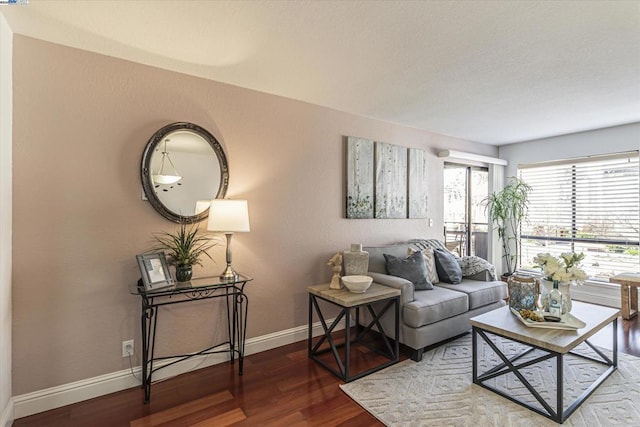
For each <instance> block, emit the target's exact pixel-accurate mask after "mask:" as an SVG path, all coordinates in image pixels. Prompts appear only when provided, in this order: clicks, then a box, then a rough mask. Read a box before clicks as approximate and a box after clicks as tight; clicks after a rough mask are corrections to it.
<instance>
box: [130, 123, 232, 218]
mask: <svg viewBox="0 0 640 427" xmlns="http://www.w3.org/2000/svg"><path fill="white" fill-rule="evenodd" d="M140 176H141V179H142V188H143V189H144V193H145V195H146V196H147V199H148V200H149V202H150V203H151V205H152V206H153V207H154V208H155V210H157V211H158V212H159V213H160V215H162V216H164V217H165V218H167V219H170V220H171V221H174V222H178V223H194V222H198V221H202V220H203V219H205V218H207V216H208V215H209V204H210V202H211V199H215V198H223V197H224V195H225V193H226V192H227V185H228V183H229V166H228V164H227V157H226V156H225V154H224V151H223V150H222V146H221V145H220V143H219V142H218V140H217V139H216V138H215V137H214V136H213V135H211V134H210V133H209V132H208V131H207V130H206V129H204V128H202V127H200V126H198V125H195V124H193V123H172V124H170V125H167V126H165V127H163V128H162V129H160V130H158V131H157V132H156V133H154V134H153V136H152V137H151V139H150V140H149V142H148V143H147V146H146V148H145V149H144V154H143V155H142V164H141V171H140Z"/></svg>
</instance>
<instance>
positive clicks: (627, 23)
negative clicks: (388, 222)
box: [0, 0, 640, 144]
mask: <svg viewBox="0 0 640 427" xmlns="http://www.w3.org/2000/svg"><path fill="white" fill-rule="evenodd" d="M0 12H1V13H2V14H3V15H4V16H5V17H6V19H7V22H8V23H9V25H10V27H11V28H12V30H13V31H14V32H15V33H18V34H24V35H27V36H31V37H35V38H39V39H43V40H47V41H51V42H54V43H59V44H63V45H68V46H72V47H76V48H80V49H85V50H89V51H94V52H99V53H103V54H106V55H111V56H115V57H120V58H124V59H128V60H131V61H136V62H140V63H144V64H149V65H153V66H157V67H162V68H166V69H170V70H175V71H179V72H183V73H187V74H192V75H196V76H200V77H204V78H209V79H213V80H217V81H221V82H226V83H231V84H234V85H238V86H242V87H246V88H251V89H256V90H259V91H263V92H267V93H272V94H277V95H281V96H285V97H288V98H293V99H298V100H302V101H306V102H310V103H313V104H317V105H322V106H326V107H330V108H334V109H336V110H340V111H345V112H350V113H354V114H358V115H361V116H366V117H373V118H377V119H381V120H385V121H389V122H394V123H400V124H403V125H407V126H412V127H416V128H420V129H426V130H430V131H433V132H437V133H441V134H445V135H450V136H455V137H459V138H463V139H467V140H471V141H478V142H484V143H489V144H504V143H510V142H517V141H523V140H529V139H535V138H542V137H547V136H553V135H559V134H565V133H572V132H578V131H584V130H590V129H596V128H601V127H607V126H613V125H619V124H624V123H631V122H638V121H640V1H616V2H612V1H583V2H580V1H575V2H573V1H562V2H556V1H527V2H525V1H518V2H516V1H493V2H491V1H477V2H473V1H455V2H454V1H354V0H352V1H296V2H293V1H278V2H276V1H259V2H254V1H242V2H240V1H237V2H225V1H129V2H124V1H85V2H78V1H55V2H53V1H37V0H30V1H29V4H28V5H26V6H24V5H23V6H6V5H5V6H2V7H1V8H0Z"/></svg>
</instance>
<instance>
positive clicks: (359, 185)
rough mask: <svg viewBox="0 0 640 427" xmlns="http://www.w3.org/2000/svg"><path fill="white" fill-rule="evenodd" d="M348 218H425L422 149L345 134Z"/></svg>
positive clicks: (424, 176) (423, 159)
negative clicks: (346, 135)
mask: <svg viewBox="0 0 640 427" xmlns="http://www.w3.org/2000/svg"><path fill="white" fill-rule="evenodd" d="M346 210H347V218H426V217H427V156H426V152H425V151H424V150H419V149H416V148H407V147H402V146H399V145H393V144H387V143H384V142H375V141H371V140H368V139H362V138H355V137H347V203H346Z"/></svg>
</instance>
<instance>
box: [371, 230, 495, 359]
mask: <svg viewBox="0 0 640 427" xmlns="http://www.w3.org/2000/svg"><path fill="white" fill-rule="evenodd" d="M410 247H411V248H413V249H414V250H421V249H423V248H425V247H431V248H434V249H436V248H437V249H444V250H446V249H445V248H444V246H443V245H442V243H441V242H439V241H437V240H412V241H409V242H406V243H399V244H395V245H391V246H385V247H364V248H363V250H365V251H367V252H369V273H368V275H369V276H371V277H372V278H373V281H374V282H375V283H379V284H382V285H385V286H390V287H393V288H396V289H400V291H401V296H400V303H401V308H400V343H402V344H404V345H405V346H407V347H409V348H410V349H411V350H412V355H411V358H412V359H413V360H415V361H420V360H421V359H422V354H423V352H424V349H425V347H428V346H431V345H433V344H436V343H439V342H441V341H444V340H446V339H448V338H452V337H455V336H458V335H460V334H463V333H464V332H466V331H468V330H469V329H470V328H471V325H470V323H469V319H470V318H472V317H474V316H477V315H479V314H482V313H485V312H487V311H491V310H494V309H496V308H499V307H502V306H504V305H505V301H504V300H505V299H506V298H507V285H506V283H504V282H501V281H497V280H495V273H494V270H493V266H491V265H490V264H488V263H487V262H486V261H484V260H481V259H478V258H477V257H463V258H458V257H456V259H457V260H458V263H459V264H461V266H462V267H463V268H462V272H463V279H462V282H461V283H459V284H455V285H454V284H448V283H443V282H440V283H437V284H434V287H433V289H432V290H415V289H414V286H413V283H412V282H410V281H409V280H406V279H403V278H400V277H396V276H391V275H388V274H387V268H386V261H385V257H384V254H389V255H393V256H395V257H399V258H402V257H405V258H406V257H407V254H408V248H410ZM473 258H475V260H474V259H473ZM474 261H475V262H474ZM469 265H471V268H468V267H469ZM465 266H466V267H467V268H466V269H465V268H464V267H465ZM484 266H486V267H490V268H486V269H483V268H484ZM465 270H466V271H465ZM465 272H466V273H470V272H472V273H475V274H473V275H468V276H464V274H465ZM391 315H392V314H391V313H390V312H388V313H386V314H385V316H383V318H382V325H383V327H384V330H385V332H386V333H387V335H389V336H390V337H391V338H395V337H394V336H393V335H394V330H395V329H394V328H393V322H392V320H393V319H392V317H391ZM362 321H363V323H364V322H369V321H370V316H368V313H365V315H364V316H363V319H362Z"/></svg>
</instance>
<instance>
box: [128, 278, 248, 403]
mask: <svg viewBox="0 0 640 427" xmlns="http://www.w3.org/2000/svg"><path fill="white" fill-rule="evenodd" d="M251 280H253V279H252V278H251V277H248V276H243V275H240V276H239V277H238V279H237V280H235V281H223V280H221V279H220V278H219V277H203V278H198V279H192V280H191V281H189V282H182V283H181V282H179V283H176V284H175V285H172V286H169V287H166V288H163V289H157V290H153V291H146V290H145V288H144V286H142V285H141V284H140V283H139V284H138V285H132V286H131V287H130V292H131V294H133V295H137V296H139V297H140V299H141V302H142V311H141V316H140V320H141V322H140V323H141V326H142V387H143V388H144V402H145V403H148V402H149V400H150V399H151V379H152V376H153V373H154V372H156V371H158V370H160V369H163V368H166V367H168V366H171V365H173V364H175V363H178V362H182V361H184V360H187V359H190V358H192V357H195V356H201V355H205V354H214V353H228V354H229V359H230V361H231V363H234V361H235V358H236V355H237V358H238V374H239V375H242V368H243V366H242V365H243V361H244V345H245V333H246V330H247V309H248V302H249V301H248V298H247V295H246V294H245V293H244V287H245V285H246V284H247V282H249V281H251ZM213 298H224V299H225V302H226V311H227V313H226V314H227V316H226V318H227V324H226V325H224V327H226V328H227V339H228V340H227V341H225V342H222V343H219V344H216V345H213V346H211V347H208V348H205V349H203V350H201V351H198V352H196V353H190V354H178V355H171V356H160V357H157V356H156V355H155V344H156V327H157V324H158V313H159V311H160V310H158V308H159V307H162V306H166V305H173V304H181V303H186V302H190V301H198V300H205V299H213ZM215 326H216V325H214V327H215ZM167 360H171V361H170V362H169V363H164V364H161V365H160V366H157V367H154V362H160V361H167Z"/></svg>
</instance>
